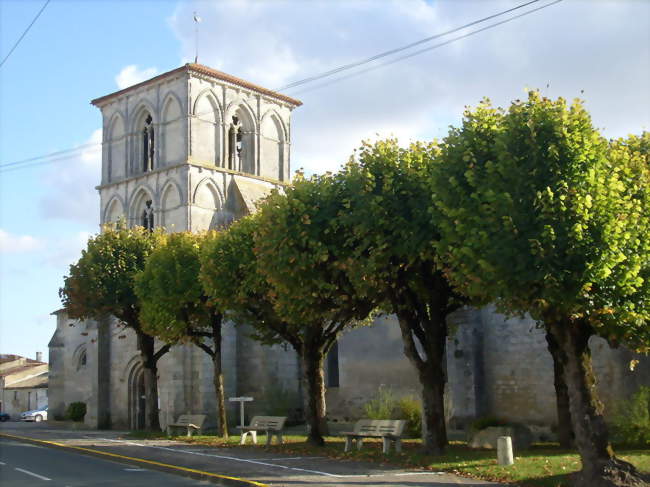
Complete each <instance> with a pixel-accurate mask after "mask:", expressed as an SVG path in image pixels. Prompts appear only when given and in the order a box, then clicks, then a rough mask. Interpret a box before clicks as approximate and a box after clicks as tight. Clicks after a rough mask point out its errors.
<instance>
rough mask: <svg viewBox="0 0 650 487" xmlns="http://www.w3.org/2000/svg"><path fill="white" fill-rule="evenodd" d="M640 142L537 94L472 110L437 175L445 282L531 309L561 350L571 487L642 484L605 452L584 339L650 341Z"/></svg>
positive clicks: (649, 258)
mask: <svg viewBox="0 0 650 487" xmlns="http://www.w3.org/2000/svg"><path fill="white" fill-rule="evenodd" d="M646 138H647V135H646V134H644V136H643V137H642V139H644V140H645V139H646ZM641 145H642V144H637V143H635V142H634V141H630V143H628V144H627V145H626V144H625V143H615V144H608V142H607V141H606V140H605V139H604V138H603V137H602V136H601V135H600V134H599V133H598V131H597V130H596V129H594V128H593V126H592V123H591V119H590V117H589V114H588V113H587V112H586V111H585V109H584V108H583V106H582V104H581V102H580V101H576V102H574V103H573V104H572V105H571V106H567V103H566V102H565V101H564V100H563V99H561V98H560V99H558V100H556V101H552V100H549V99H548V98H544V97H541V96H540V95H539V93H537V92H531V93H530V94H529V97H528V99H527V100H524V101H519V100H518V101H516V102H514V103H512V104H511V106H510V108H509V110H508V111H507V112H505V111H503V110H500V109H495V108H493V107H492V106H491V105H490V104H489V102H487V101H485V102H483V103H481V104H480V105H479V106H478V107H477V108H476V109H475V110H473V111H469V110H468V111H467V112H466V113H465V117H464V120H463V124H462V127H460V128H455V129H452V130H451V132H450V133H449V136H448V137H447V138H446V139H445V140H444V142H443V143H442V145H441V152H440V160H441V164H440V165H437V168H438V169H439V170H437V171H436V172H435V174H434V177H433V178H432V183H433V188H434V192H435V194H436V200H435V202H436V209H437V211H436V215H435V218H436V221H437V222H438V226H439V229H440V232H441V239H440V241H439V244H438V245H437V248H438V252H439V253H440V255H441V256H442V257H443V259H444V260H446V261H447V262H449V268H448V274H449V276H450V278H451V280H452V282H453V283H454V284H455V285H457V286H458V287H459V288H461V289H463V290H465V291H466V292H467V293H468V294H469V295H470V296H471V297H474V298H477V299H484V300H490V301H494V302H495V303H496V305H497V307H498V309H499V310H501V311H503V312H505V313H507V314H523V313H529V314H530V315H531V316H532V317H533V318H534V319H536V320H538V321H539V322H542V323H544V326H545V327H546V330H547V332H548V333H549V334H550V335H551V337H552V338H553V339H554V340H555V342H556V343H557V347H558V354H557V356H558V359H559V361H560V363H561V366H562V375H563V377H564V381H565V382H566V384H567V387H568V393H569V403H570V410H571V420H572V424H573V429H574V431H575V437H576V446H577V448H578V451H579V453H580V456H581V459H582V470H581V472H580V473H579V475H578V476H577V479H576V483H577V485H579V486H585V487H586V486H590V487H592V486H605V485H607V486H610V485H643V480H641V477H640V474H639V473H638V472H637V471H636V470H635V469H634V467H633V466H632V465H630V464H628V463H626V462H623V461H621V460H620V459H617V458H616V457H615V456H614V453H613V451H612V449H611V446H610V445H609V442H608V433H607V427H606V424H605V420H604V417H603V408H602V404H601V402H600V401H599V400H598V395H597V391H596V388H595V381H596V379H595V377H594V373H593V370H592V365H591V355H590V350H589V345H588V340H589V338H590V337H591V336H592V335H599V336H602V337H604V338H606V339H608V340H609V341H610V343H619V342H625V343H628V344H631V345H632V346H635V347H638V348H641V349H647V348H648V344H649V343H650V336H649V335H650V330H649V328H650V327H648V325H647V323H648V318H649V317H650V309H649V306H648V302H649V297H648V296H649V294H648V290H649V287H648V282H647V281H648V277H649V275H648V269H649V266H650V242H649V239H648V238H647V236H648V232H649V229H650V228H649V226H648V224H649V219H650V205H649V193H648V188H649V186H648V183H649V182H650V180H649V178H650V171H648V165H647V158H646V159H645V162H644V158H643V155H642V153H641V151H640V150H634V149H633V148H632V147H634V146H641ZM646 147H647V146H646Z"/></svg>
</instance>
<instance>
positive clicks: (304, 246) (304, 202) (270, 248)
mask: <svg viewBox="0 0 650 487" xmlns="http://www.w3.org/2000/svg"><path fill="white" fill-rule="evenodd" d="M339 190H340V187H339V186H337V185H336V184H335V181H334V179H333V178H332V177H331V176H329V175H326V176H322V177H314V178H312V179H309V180H307V179H303V178H301V177H298V178H297V180H296V181H295V183H294V185H293V186H292V187H289V188H287V189H286V195H283V194H280V193H279V192H274V193H272V194H271V195H270V196H269V197H268V198H267V199H266V201H265V204H264V205H262V206H261V208H260V212H259V214H257V215H256V216H255V217H254V220H253V221H254V222H255V224H254V228H250V229H249V231H252V233H253V234H254V253H255V257H256V261H255V262H256V263H255V266H251V267H250V268H251V269H252V268H254V269H255V271H254V273H253V274H252V276H253V277H252V281H253V282H258V283H259V282H263V281H265V282H266V284H263V286H268V289H267V290H264V289H263V288H262V291H263V292H264V293H265V294H266V298H265V299H266V301H267V302H269V303H271V304H272V307H273V311H274V316H273V317H270V315H269V314H265V316H266V317H267V318H271V319H267V320H266V321H257V323H253V325H255V326H257V330H258V332H259V333H260V334H261V336H260V337H261V338H263V339H266V340H272V339H274V338H276V337H277V338H282V339H284V340H286V341H287V342H289V343H290V344H291V345H292V346H293V348H294V349H295V350H296V351H297V352H298V355H299V357H300V359H301V362H302V365H303V374H304V382H305V390H306V402H307V404H306V408H305V409H306V413H307V420H308V423H309V436H308V441H309V442H311V443H313V444H316V445H322V444H324V440H323V435H324V434H326V433H327V422H326V404H325V384H324V374H323V362H324V358H325V355H326V354H327V352H328V351H329V350H330V348H331V347H332V345H333V344H334V343H335V341H336V339H337V337H338V335H339V334H340V333H342V332H343V331H344V330H346V329H349V328H352V327H354V326H356V325H359V324H361V323H362V322H363V320H365V319H366V318H367V317H368V316H369V314H370V312H371V311H372V304H371V303H370V302H369V301H368V300H365V299H362V300H359V299H357V297H356V296H355V293H354V288H353V286H352V284H351V282H350V280H349V278H348V276H347V272H346V270H345V265H344V262H343V261H342V260H341V259H340V258H339V255H337V252H339V251H340V249H342V248H343V247H342V245H341V242H340V234H339V233H337V228H336V218H335V217H336V215H337V213H339V212H343V211H347V209H346V208H345V207H344V206H343V205H342V204H341V198H340V197H339V196H340V195H339ZM249 224H251V223H250V222H247V223H244V224H243V225H242V226H246V225H249ZM236 225H237V224H235V225H233V227H231V229H230V230H229V232H228V233H230V232H232V231H233V229H235V228H236ZM251 225H252V224H251ZM247 238H250V237H247ZM251 247H252V246H251ZM248 257H249V258H251V257H252V256H251V255H250V254H249V255H248ZM211 260H212V261H213V262H215V264H214V265H217V264H216V262H217V261H218V260H222V259H220V258H217V256H216V255H215V256H214V257H213V258H212V259H211ZM257 273H259V275H260V276H262V278H263V279H262V280H260V279H259V277H258V276H257ZM212 282H215V279H212ZM255 286H257V284H255ZM207 287H208V289H210V292H213V291H214V288H210V286H209V285H208V286H207Z"/></svg>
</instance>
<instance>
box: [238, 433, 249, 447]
mask: <svg viewBox="0 0 650 487" xmlns="http://www.w3.org/2000/svg"><path fill="white" fill-rule="evenodd" d="M248 433H249V432H248V431H244V432H242V434H241V440H239V444H240V445H245V444H246V437H247V436H248Z"/></svg>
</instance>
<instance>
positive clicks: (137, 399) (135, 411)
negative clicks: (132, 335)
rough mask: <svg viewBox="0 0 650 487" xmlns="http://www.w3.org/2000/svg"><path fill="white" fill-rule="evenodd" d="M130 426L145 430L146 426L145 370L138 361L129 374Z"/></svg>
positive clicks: (134, 428)
mask: <svg viewBox="0 0 650 487" xmlns="http://www.w3.org/2000/svg"><path fill="white" fill-rule="evenodd" d="M128 401H129V428H130V429H132V430H143V429H145V427H146V400H145V389H144V372H143V369H142V364H140V363H137V364H136V365H134V366H133V368H132V369H131V373H130V374H129V398H128Z"/></svg>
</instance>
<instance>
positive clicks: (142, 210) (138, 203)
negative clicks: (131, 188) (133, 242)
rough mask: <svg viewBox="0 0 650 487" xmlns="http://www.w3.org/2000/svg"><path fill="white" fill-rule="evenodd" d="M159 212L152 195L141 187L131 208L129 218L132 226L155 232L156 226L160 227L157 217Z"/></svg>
mask: <svg viewBox="0 0 650 487" xmlns="http://www.w3.org/2000/svg"><path fill="white" fill-rule="evenodd" d="M156 213H157V211H156V210H155V208H154V205H153V197H152V196H151V194H150V193H149V192H148V191H147V190H145V189H144V188H143V187H141V188H140V189H139V190H138V191H137V192H136V194H135V196H134V197H133V200H132V202H131V204H130V206H129V217H130V223H131V226H132V227H134V226H137V225H139V226H141V227H145V228H147V229H149V230H153V228H154V226H156V225H160V223H159V222H158V221H156V220H157V217H156Z"/></svg>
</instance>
